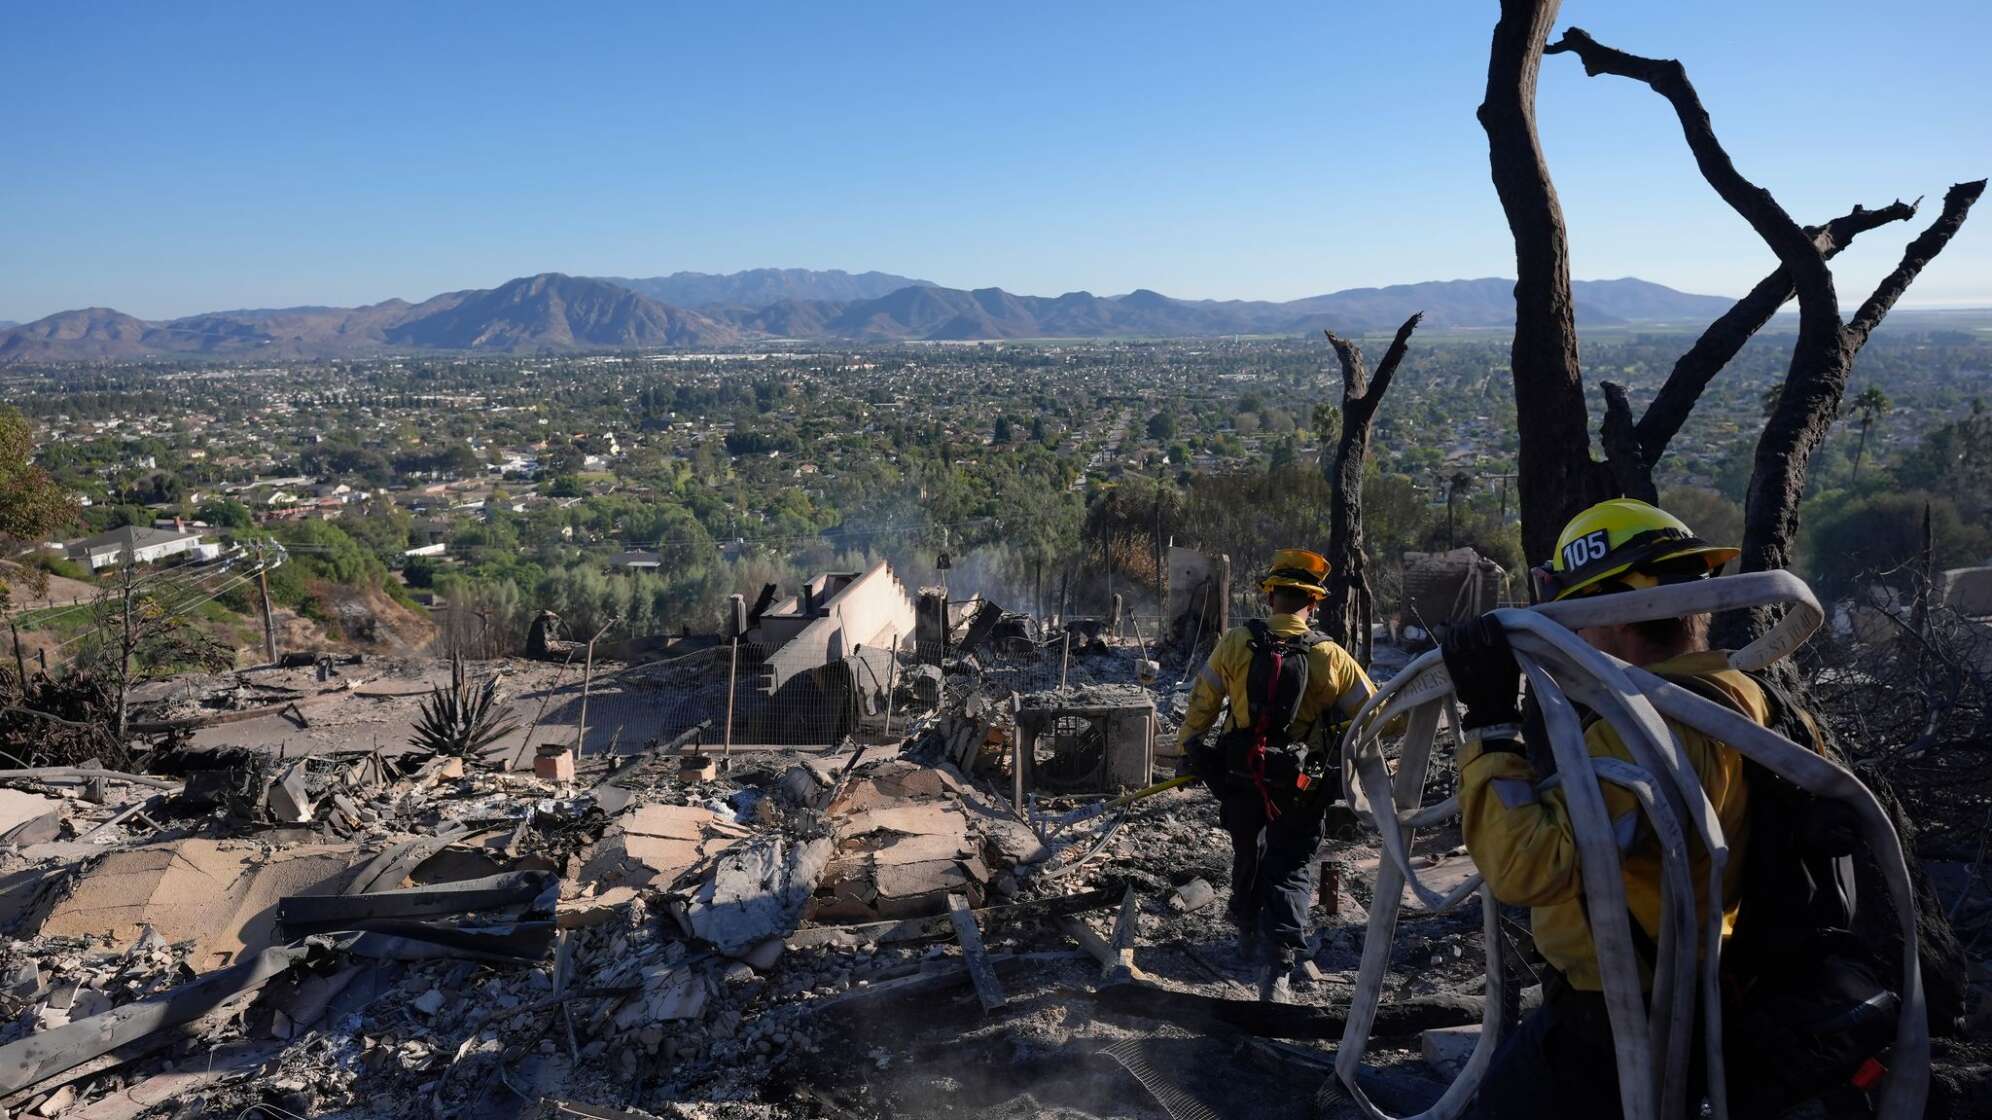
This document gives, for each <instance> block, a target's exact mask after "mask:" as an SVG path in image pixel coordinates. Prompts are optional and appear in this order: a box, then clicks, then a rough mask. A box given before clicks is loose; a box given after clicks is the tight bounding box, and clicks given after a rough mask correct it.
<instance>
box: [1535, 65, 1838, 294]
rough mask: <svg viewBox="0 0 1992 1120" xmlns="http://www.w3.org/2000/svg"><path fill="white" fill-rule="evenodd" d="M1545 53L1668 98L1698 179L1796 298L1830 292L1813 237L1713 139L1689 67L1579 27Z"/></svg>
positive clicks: (1829, 278)
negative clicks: (1750, 233) (1788, 277)
mask: <svg viewBox="0 0 1992 1120" xmlns="http://www.w3.org/2000/svg"><path fill="white" fill-rule="evenodd" d="M1543 53H1544V54H1564V53H1571V54H1575V55H1576V56H1577V57H1578V59H1579V60H1581V61H1582V62H1583V64H1584V72H1585V73H1586V74H1589V75H1591V76H1592V77H1594V78H1595V77H1597V76H1598V75H1600V74H1613V75H1616V76H1618V77H1621V78H1630V79H1632V80H1633V81H1636V82H1644V83H1646V84H1647V85H1648V86H1650V87H1652V89H1653V92H1655V93H1657V94H1659V95H1660V96H1662V97H1664V98H1666V99H1667V103H1668V104H1670V105H1672V106H1673V107H1674V115H1675V116H1676V117H1678V118H1679V119H1680V122H1681V131H1682V133H1683V134H1684V135H1685V136H1686V137H1687V141H1688V150H1689V151H1690V152H1692V153H1694V157H1695V165H1696V166H1697V167H1699V168H1700V169H1701V173H1702V178H1704V179H1706V180H1708V185H1709V186H1711V187H1714V188H1715V193H1716V194H1718V195H1720V196H1721V197H1722V200H1723V201H1724V202H1727V203H1728V204H1729V206H1730V208H1731V209H1733V210H1735V211H1736V213H1737V214H1738V215H1740V216H1741V217H1742V218H1743V220H1744V221H1746V222H1749V223H1750V228H1752V229H1754V230H1756V231H1757V236H1759V237H1761V238H1763V239H1764V243H1765V244H1767V245H1769V246H1770V247H1771V252H1773V253H1776V254H1777V258H1778V262H1779V263H1780V264H1782V265H1784V267H1786V268H1788V269H1790V270H1791V273H1792V281H1793V284H1794V285H1795V286H1796V287H1797V289H1798V294H1799V297H1800V299H1801V300H1803V299H1804V298H1806V297H1807V296H1818V295H1821V294H1830V293H1831V290H1832V284H1833V276H1832V273H1831V272H1829V271H1828V270H1827V268H1826V260H1825V258H1824V257H1823V256H1821V255H1820V252H1819V249H1818V247H1817V246H1816V245H1814V244H1813V240H1812V235H1811V234H1809V233H1807V232H1806V231H1805V229H1804V228H1803V227H1801V226H1800V225H1799V224H1798V223H1797V222H1796V221H1794V220H1793V219H1792V216H1791V215H1790V214H1788V213H1786V212H1785V208H1784V207H1783V206H1782V205H1780V204H1779V203H1778V200H1777V199H1776V198H1775V197H1773V196H1772V195H1771V192H1770V191H1768V190H1765V189H1764V188H1763V187H1760V186H1758V185H1757V184H1755V183H1753V182H1751V181H1750V180H1749V179H1747V178H1745V177H1744V175H1743V173H1742V172H1741V171H1738V170H1737V169H1736V163H1735V161H1734V160H1732V159H1730V158H1729V152H1728V151H1727V150H1726V149H1724V148H1723V146H1722V142H1721V141H1720V140H1718V139H1716V135H1715V126H1714V124H1713V122H1712V121H1711V120H1710V119H1709V115H1708V110H1707V109H1706V108H1704V107H1703V106H1702V103H1701V95H1700V94H1699V93H1696V92H1695V87H1694V84H1693V83H1691V82H1689V81H1688V71H1687V67H1685V66H1682V65H1681V64H1680V63H1679V62H1678V61H1676V60H1674V59H1671V58H1642V57H1640V56H1639V55H1634V54H1627V53H1626V52H1624V51H1622V50H1618V49H1616V48H1614V47H1607V46H1605V45H1604V44H1602V43H1600V42H1598V41H1597V40H1596V39H1593V38H1591V36H1590V34H1589V33H1588V32H1586V31H1584V30H1583V29H1582V28H1577V27H1572V28H1569V29H1567V30H1565V31H1564V33H1563V38H1561V39H1559V40H1557V41H1556V42H1555V43H1554V44H1552V45H1550V46H1549V47H1547V48H1545V49H1544V51H1543Z"/></svg>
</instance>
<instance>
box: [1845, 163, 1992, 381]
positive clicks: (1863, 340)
mask: <svg viewBox="0 0 1992 1120" xmlns="http://www.w3.org/2000/svg"><path fill="white" fill-rule="evenodd" d="M1984 193H1985V180H1983V179H1979V180H1977V181H1976V182H1971V183H1958V184H1956V185H1955V186H1953V187H1951V189H1950V190H1948V191H1945V192H1944V209H1943V212H1942V213H1941V214H1938V215H1937V220H1936V221H1934V222H1932V223H1930V228H1928V229H1926V230H1924V231H1923V232H1922V234H1921V235H1920V236H1918V237H1917V238H1916V240H1914V241H1911V242H1910V243H1909V247H1908V248H1906V249H1904V250H1903V251H1902V263H1900V264H1898V265H1896V266H1895V271H1893V272H1891V273H1889V274H1888V276H1887V277H1886V278H1885V279H1883V280H1882V282H1881V283H1880V284H1879V285H1878V286H1876V288H1875V290H1874V294H1873V295H1870V296H1869V297H1868V298H1867V302H1865V303H1863V304H1861V309H1860V310H1859V311H1856V312H1854V317H1853V318H1852V319H1850V320H1848V322H1847V343H1848V346H1849V348H1851V349H1853V350H1859V349H1860V348H1861V347H1862V346H1864V345H1866V344H1867V340H1868V335H1870V334H1872V333H1874V329H1875V328H1876V327H1878V326H1880V325H1881V321H1882V319H1884V318H1886V317H1887V316H1888V312H1889V310H1890V309H1891V308H1893V307H1894V306H1895V301H1896V300H1898V299H1901V298H1902V293H1904V292H1906V291H1908V290H1909V285H1911V284H1913V283H1915V282H1916V277H1917V276H1918V275H1920V274H1921V273H1922V271H1923V266H1924V265H1927V264H1929V263H1930V262H1931V261H1932V260H1934V259H1936V256H1937V254H1938V253H1941V252H1943V251H1944V246H1946V245H1949V244H1950V239H1951V238H1952V237H1954V236H1956V234H1957V231H1958V229H1959V228H1960V227H1962V226H1963V225H1964V219H1965V216H1966V215H1967V214H1969V213H1970V212H1971V206H1972V204H1973V203H1975V202H1977V201H1978V198H1979V196H1980V195H1982V194H1984Z"/></svg>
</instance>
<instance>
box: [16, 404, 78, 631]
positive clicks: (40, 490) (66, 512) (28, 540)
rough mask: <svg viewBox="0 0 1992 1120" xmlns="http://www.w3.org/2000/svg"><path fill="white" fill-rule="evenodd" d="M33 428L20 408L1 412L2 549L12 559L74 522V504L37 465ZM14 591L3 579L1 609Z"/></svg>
mask: <svg viewBox="0 0 1992 1120" xmlns="http://www.w3.org/2000/svg"><path fill="white" fill-rule="evenodd" d="M34 459H35V441H34V429H33V428H32V427H31V426H30V425H29V423H28V419H27V417H25V416H22V415H21V413H20V410H19V409H16V408H12V407H8V408H0V546H4V547H5V549H6V551H7V553H8V554H9V555H12V554H15V553H18V552H20V551H21V549H22V548H23V547H24V546H29V545H38V544H40V543H41V542H43V541H45V540H47V539H48V538H49V537H50V536H51V535H53V534H55V533H56V532H58V531H60V530H63V529H66V528H68V527H69V526H70V525H72V524H74V523H75V521H76V503H75V502H74V500H73V499H71V498H70V496H69V495H68V493H66V492H65V491H64V490H63V489H62V487H60V486H57V485H56V484H55V480H53V479H51V478H50V477H49V476H48V472H47V471H44V470H42V469H41V468H40V467H38V466H36V465H35V461H34ZM10 594H11V592H10V589H9V588H8V586H7V583H6V581H5V580H0V608H4V607H6V606H7V604H8V602H9V596H10Z"/></svg>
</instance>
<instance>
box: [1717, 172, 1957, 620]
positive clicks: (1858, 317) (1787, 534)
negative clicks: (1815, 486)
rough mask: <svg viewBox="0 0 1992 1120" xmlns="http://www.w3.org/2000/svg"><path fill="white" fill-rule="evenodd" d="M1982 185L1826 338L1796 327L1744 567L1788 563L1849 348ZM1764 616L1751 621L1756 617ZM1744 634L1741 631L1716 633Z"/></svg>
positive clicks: (1753, 492) (1767, 435)
mask: <svg viewBox="0 0 1992 1120" xmlns="http://www.w3.org/2000/svg"><path fill="white" fill-rule="evenodd" d="M1984 190H1985V182H1984V180H1979V181H1977V182H1973V183H1960V184H1958V185H1957V186H1954V187H1952V188H1951V189H1950V191H1949V192H1948V193H1946V194H1945V196H1944V209H1943V213H1942V214H1940V215H1938V217H1937V219H1936V221H1934V222H1932V223H1931V224H1930V227H1929V228H1928V229H1926V230H1924V231H1923V233H1922V234H1920V235H1919V236H1918V237H1917V238H1916V239H1915V240H1914V241H1912V242H1910V243H1909V247H1908V248H1907V249H1905V250H1904V251H1903V254H1902V263H1901V264H1899V265H1897V266H1896V268H1895V271H1893V272H1891V273H1890V274H1889V275H1888V277H1887V278H1886V279H1884V280H1883V281H1882V282H1881V285H1880V286H1879V287H1877V288H1876V289H1875V292H1874V294H1873V295H1871V296H1869V297H1868V300H1867V302H1865V303H1863V304H1862V305H1861V308H1860V310H1859V311H1857V312H1856V313H1855V315H1854V321H1853V323H1851V324H1848V325H1847V326H1845V327H1840V326H1839V324H1838V322H1837V315H1836V322H1835V328H1836V329H1835V330H1834V332H1833V339H1832V341H1831V344H1830V345H1829V346H1827V347H1824V348H1820V349H1818V350H1814V349H1810V348H1808V346H1807V340H1806V339H1805V337H1804V334H1803V328H1802V327H1801V336H1800V339H1799V344H1798V346H1797V347H1796V348H1795V349H1794V350H1793V352H1792V359H1791V368H1790V370H1789V372H1787V373H1786V375H1785V384H1784V389H1783V390H1782V391H1781V392H1780V393H1779V394H1778V403H1777V407H1776V408H1775V409H1773V410H1772V411H1771V416H1770V419H1769V420H1768V421H1767V422H1766V423H1765V425H1764V434H1763V435H1762V436H1761V437H1759V438H1758V440H1757V455H1756V461H1755V463H1754V465H1753V467H1752V470H1751V474H1750V493H1749V500H1748V502H1747V503H1746V505H1745V522H1744V532H1743V566H1744V568H1745V569H1746V570H1749V571H1761V570H1764V569H1768V568H1782V567H1786V566H1788V565H1789V564H1790V563H1791V550H1792V543H1793V541H1794V540H1796V539H1797V536H1798V507H1799V501H1800V499H1801V498H1802V497H1803V496H1804V493H1805V475H1806V468H1807V466H1808V465H1809V463H1810V462H1811V459H1812V453H1813V452H1814V451H1815V450H1817V449H1818V447H1819V444H1820V443H1821V442H1822V441H1824V440H1825V438H1826V433H1827V432H1828V431H1829V430H1830V429H1831V428H1832V426H1833V421H1834V419H1836V418H1837V417H1838V416H1839V414H1840V402H1841V399H1842V398H1843V397H1844V396H1845V395H1846V391H1847V382H1848V380H1849V379H1850V378H1851V376H1852V375H1853V368H1854V355H1855V354H1856V353H1857V352H1858V351H1859V350H1860V348H1861V345H1862V344H1864V343H1865V342H1866V341H1867V339H1868V336H1869V335H1870V334H1871V333H1872V332H1873V330H1874V328H1875V327H1876V326H1877V325H1879V324H1880V322H1881V320H1882V319H1883V318H1884V317H1885V316H1886V315H1887V314H1888V311H1889V308H1891V307H1893V306H1894V305H1895V301H1896V300H1897V299H1899V298H1901V295H1902V293H1903V292H1904V291H1906V290H1907V289H1908V287H1909V284H1910V283H1911V282H1912V281H1914V280H1915V279H1916V276H1917V275H1918V274H1919V273H1920V272H1922V270H1923V267H1924V266H1925V265H1927V264H1928V263H1929V262H1930V260H1931V259H1932V258H1934V257H1935V256H1936V255H1937V254H1938V253H1940V252H1942V251H1943V248H1944V246H1945V245H1947V244H1948V243H1949V242H1950V239H1951V237H1952V236H1953V235H1955V234H1956V233H1957V231H1958V228H1959V227H1960V226H1962V225H1963V224H1964V219H1965V216H1966V215H1967V214H1968V213H1969V212H1970V210H1971V206H1972V204H1973V203H1975V202H1977V201H1978V197H1979V195H1980V194H1982V193H1983V192H1984ZM1762 621H1763V620H1762V619H1761V618H1759V619H1758V620H1757V623H1758V624H1759V625H1761V623H1762ZM1719 636H1724V637H1730V638H1734V637H1747V636H1748V635H1747V634H1746V633H1732V634H1720V633H1719Z"/></svg>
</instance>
